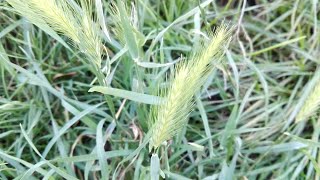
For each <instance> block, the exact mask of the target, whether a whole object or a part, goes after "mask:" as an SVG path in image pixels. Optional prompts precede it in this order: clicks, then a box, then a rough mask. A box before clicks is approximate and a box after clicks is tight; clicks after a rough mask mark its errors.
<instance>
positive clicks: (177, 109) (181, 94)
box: [149, 25, 230, 150]
mask: <svg viewBox="0 0 320 180" xmlns="http://www.w3.org/2000/svg"><path fill="white" fill-rule="evenodd" d="M229 37H230V30H228V28H227V26H225V25H223V26H221V27H219V28H217V30H216V31H215V33H212V34H211V35H210V38H211V41H210V42H209V43H208V44H207V45H203V47H202V48H201V49H200V51H199V52H196V53H194V54H193V55H192V56H191V58H190V60H189V61H184V62H182V63H181V64H180V65H178V67H177V68H176V72H175V73H174V78H173V80H172V82H171V85H170V87H169V88H168V90H167V91H166V93H164V94H165V97H166V101H165V102H164V103H163V104H161V105H160V106H156V107H152V109H151V112H152V113H151V117H150V118H151V121H152V122H153V124H152V125H151V129H150V131H151V132H152V135H151V139H150V143H149V149H150V150H151V149H152V148H153V149H156V148H158V147H159V146H160V145H161V143H163V142H164V141H166V140H169V139H171V138H172V137H173V136H174V135H176V134H177V133H178V132H179V131H181V129H182V128H183V127H184V126H185V125H186V123H187V119H188V115H189V113H190V112H191V111H192V108H193V105H194V100H193V96H194V95H195V93H196V92H197V91H198V90H199V89H200V87H201V86H202V85H203V84H204V82H205V81H206V79H207V77H208V75H209V73H210V72H211V71H212V70H213V69H214V68H215V65H214V64H215V63H219V61H220V58H221V56H222V55H223V51H224V49H223V48H224V47H225V45H226V43H227V42H228V40H229ZM204 44H205V43H204ZM160 95H161V94H160Z"/></svg>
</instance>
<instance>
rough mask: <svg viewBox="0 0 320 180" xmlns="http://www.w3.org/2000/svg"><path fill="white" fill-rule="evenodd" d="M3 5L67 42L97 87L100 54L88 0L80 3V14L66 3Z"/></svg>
mask: <svg viewBox="0 0 320 180" xmlns="http://www.w3.org/2000/svg"><path fill="white" fill-rule="evenodd" d="M7 2H8V3H9V4H10V5H11V6H12V7H13V8H14V9H15V10H16V11H17V12H18V13H19V14H21V15H22V16H24V17H26V18H27V19H28V20H29V21H30V22H31V23H33V24H35V25H38V26H41V25H49V26H50V27H51V28H52V29H54V30H55V31H57V32H58V33H60V34H62V35H65V36H66V37H68V38H70V39H71V40H72V41H73V43H74V45H75V46H77V47H78V48H79V50H80V51H81V52H82V53H83V54H84V55H85V56H86V58H83V59H82V60H83V61H84V63H86V64H88V65H89V66H90V69H91V70H92V71H93V73H94V74H95V75H96V76H97V77H98V80H99V82H100V84H101V85H104V83H103V77H102V74H101V71H100V68H101V61H102V59H101V58H102V52H101V42H102V41H101V37H100V36H99V34H98V33H99V28H98V26H97V23H96V22H95V21H94V20H93V19H94V17H93V12H92V7H93V6H92V0H81V1H80V3H81V9H80V10H81V12H79V11H78V10H76V8H75V7H74V6H72V5H71V4H69V3H68V1H66V0H7Z"/></svg>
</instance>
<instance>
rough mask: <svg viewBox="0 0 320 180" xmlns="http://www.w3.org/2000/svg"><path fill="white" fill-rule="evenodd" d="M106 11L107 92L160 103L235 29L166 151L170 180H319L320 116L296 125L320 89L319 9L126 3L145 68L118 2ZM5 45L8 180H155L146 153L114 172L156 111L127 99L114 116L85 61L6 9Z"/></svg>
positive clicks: (3, 132)
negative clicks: (172, 79)
mask: <svg viewBox="0 0 320 180" xmlns="http://www.w3.org/2000/svg"><path fill="white" fill-rule="evenodd" d="M70 1H71V0H70ZM102 2H103V7H104V13H105V14H104V15H105V17H106V19H105V22H106V26H107V28H108V31H109V33H110V37H111V41H110V40H108V38H107V37H106V38H105V42H104V44H105V49H104V50H105V51H104V58H103V62H102V67H104V66H106V67H109V66H110V68H109V70H110V73H109V75H108V78H107V82H108V84H109V85H110V87H112V88H117V89H122V90H127V91H129V92H130V91H131V92H138V93H144V94H152V93H153V92H154V87H156V86H157V82H162V81H164V80H165V78H166V76H168V73H170V72H172V71H173V69H174V63H175V62H176V61H177V60H179V58H180V57H181V56H182V57H188V54H190V52H191V50H192V49H196V48H197V47H198V45H199V44H198V43H199V41H200V40H201V39H202V38H203V33H204V34H206V32H207V31H208V30H210V29H213V28H214V27H216V26H218V25H220V24H221V23H222V22H227V23H229V24H230V25H235V26H236V28H235V31H234V35H233V40H232V42H231V43H230V46H229V48H228V49H227V50H226V56H225V57H224V59H223V61H224V62H225V63H223V65H221V66H220V67H219V70H217V71H215V72H213V73H212V75H211V76H210V78H209V80H208V81H207V83H206V85H205V87H204V88H203V89H202V91H201V92H200V93H199V94H198V95H197V97H196V102H197V103H196V108H195V110H194V111H193V112H192V114H191V115H190V119H189V123H188V125H187V126H186V128H185V129H184V131H183V132H182V133H181V134H179V135H178V136H177V137H175V138H174V139H173V140H172V141H169V142H168V143H169V144H170V145H169V146H165V147H163V148H161V150H160V156H162V157H163V158H162V159H161V169H162V170H163V171H164V173H165V174H166V176H167V177H169V179H188V178H190V179H210V180H211V179H319V177H320V166H319V162H320V154H319V147H320V143H319V140H318V138H319V133H320V128H319V126H320V119H319V118H320V117H319V116H318V114H316V113H315V114H314V115H313V116H312V117H311V118H309V119H308V120H305V121H300V122H298V123H295V117H296V115H297V114H298V113H299V110H300V109H301V108H302V106H303V103H304V101H305V100H306V98H307V97H308V95H309V93H310V89H312V87H313V86H315V84H317V83H319V76H320V74H319V71H316V70H317V67H318V63H319V57H320V34H319V33H320V32H319V28H320V23H319V21H318V19H319V18H320V5H319V2H318V0H276V1H267V0H247V1H245V0H244V1H241V0H240V1H238V0H220V1H214V0H206V1H197V0H174V1H153V0H136V1H127V2H126V3H127V7H128V9H129V10H130V12H128V14H129V15H130V16H131V17H129V20H130V21H132V22H133V24H134V26H135V30H136V32H131V33H136V34H139V37H141V41H142V42H144V43H140V44H139V46H138V48H139V50H138V51H139V54H140V61H135V59H133V56H132V55H133V54H132V51H130V52H128V50H127V49H126V48H124V46H123V43H122V41H124V40H123V39H122V38H123V37H119V29H118V26H119V22H117V19H116V18H115V17H114V16H112V13H111V9H110V7H111V5H110V2H109V1H102ZM122 25H123V24H122ZM62 38H63V39H64V40H65V41H66V42H68V39H67V38H65V37H63V36H62ZM0 41H1V43H0V77H1V78H0V79H1V80H0V177H1V178H2V179H12V178H16V177H17V178H22V177H23V178H27V177H29V178H31V179H39V178H43V177H45V178H52V179H61V178H62V177H64V178H67V179H69V178H72V177H73V178H78V179H100V178H101V175H100V174H101V172H102V171H101V167H106V168H107V169H108V174H110V176H111V175H112V174H113V173H115V177H118V178H120V177H122V178H125V179H149V164H150V162H149V159H150V158H149V152H148V149H147V148H145V149H143V150H142V151H141V152H140V153H139V155H138V156H137V157H136V159H135V161H133V162H132V163H131V164H130V162H131V161H126V162H124V163H122V164H120V166H119V167H120V168H119V171H117V172H116V171H115V169H116V166H117V165H118V164H119V163H120V161H122V160H123V159H125V158H126V157H127V156H128V155H129V154H130V153H131V152H132V151H134V150H135V149H136V148H138V147H139V145H140V144H141V143H142V141H143V138H144V137H145V133H146V132H147V130H148V129H147V124H148V116H147V115H148V110H149V106H148V105H144V104H143V103H138V102H135V101H131V100H130V99H129V100H126V99H124V98H122V96H123V95H121V94H120V95H119V96H120V97H116V96H111V97H112V104H114V107H111V106H110V104H108V105H107V104H106V103H105V104H100V103H103V102H105V98H104V96H102V95H101V94H99V93H91V92H90V93H89V92H88V90H89V88H90V87H92V85H93V84H95V81H93V80H94V79H95V76H94V75H93V74H92V73H91V71H90V69H89V67H88V66H86V65H84V64H83V63H81V61H80V60H81V59H82V58H83V57H82V54H81V53H80V52H78V50H77V49H76V48H73V47H72V46H71V50H69V49H67V48H65V47H64V46H63V45H62V44H61V43H58V42H57V41H56V40H55V39H53V38H52V37H50V36H48V35H47V33H45V32H43V31H42V30H40V29H39V28H37V27H35V26H33V25H32V24H30V23H29V22H28V21H27V20H26V19H25V18H23V17H21V16H19V15H17V14H16V13H15V12H14V10H13V9H12V8H11V7H10V6H9V5H8V4H7V3H6V2H5V1H1V0H0ZM106 52H108V55H109V56H107V53H106ZM108 62H109V63H110V64H108ZM158 66H160V67H158ZM165 85H166V84H165V83H163V86H165ZM129 95H130V94H129ZM101 121H103V122H102V123H104V124H102V125H100V126H98V123H99V122H101ZM20 125H21V127H20ZM22 130H24V131H25V133H23V132H24V131H22ZM98 137H99V138H98ZM28 141H29V142H28ZM30 142H32V143H30ZM190 142H193V143H196V144H197V145H200V146H199V147H203V148H204V149H202V148H199V147H198V146H196V145H193V144H190ZM50 143H53V144H50ZM32 144H33V145H34V147H32V146H33V145H32ZM101 148H102V149H103V151H101ZM35 149H37V150H38V151H39V153H37V152H36V151H35ZM97 149H98V150H97ZM99 149H100V150H99ZM40 154H41V156H42V157H40V156H39V155H40ZM102 154H103V156H102V157H103V158H107V161H105V162H104V163H102V162H101V161H100V159H101V155H102ZM45 159H46V160H45ZM104 165H105V166H104Z"/></svg>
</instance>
